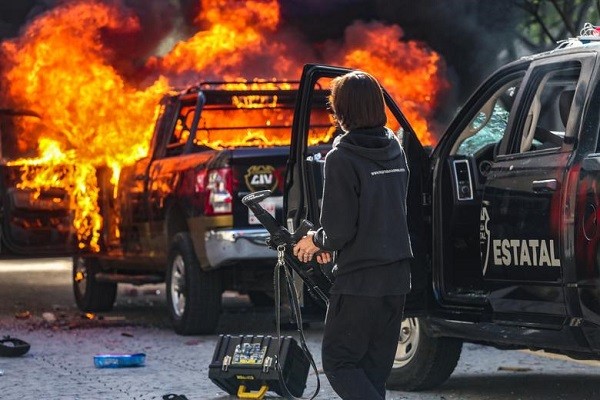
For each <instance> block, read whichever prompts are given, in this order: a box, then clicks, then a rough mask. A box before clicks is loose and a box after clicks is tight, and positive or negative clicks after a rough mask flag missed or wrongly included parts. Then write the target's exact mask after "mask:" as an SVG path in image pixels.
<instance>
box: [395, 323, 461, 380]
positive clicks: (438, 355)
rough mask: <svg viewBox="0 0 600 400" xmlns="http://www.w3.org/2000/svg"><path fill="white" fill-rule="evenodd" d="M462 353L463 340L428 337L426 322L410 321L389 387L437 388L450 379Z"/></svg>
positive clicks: (404, 326) (402, 332) (403, 332)
mask: <svg viewBox="0 0 600 400" xmlns="http://www.w3.org/2000/svg"><path fill="white" fill-rule="evenodd" d="M461 350H462V341H461V340H459V339H453V338H434V337H431V336H428V335H427V333H426V332H425V329H424V328H423V321H422V320H420V319H418V318H406V319H404V320H403V321H402V327H401V328H400V339H399V341H398V349H397V350H396V359H395V361H394V366H393V368H392V372H391V374H390V377H389V379H388V381H387V387H388V388H389V389H392V390H403V391H417V390H427V389H432V388H435V387H437V386H439V385H441V384H442V383H444V382H445V381H446V380H447V379H448V378H449V377H450V374H452V371H454V368H456V364H457V363H458V358H459V357H460V352H461Z"/></svg>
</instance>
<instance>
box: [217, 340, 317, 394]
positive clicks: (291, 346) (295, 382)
mask: <svg viewBox="0 0 600 400" xmlns="http://www.w3.org/2000/svg"><path fill="white" fill-rule="evenodd" d="M278 341H279V340H278V338H277V337H271V336H262V335H241V336H236V335H220V336H219V341H218V343H217V346H216V348H215V353H214V355H213V359H212V362H211V364H210V366H209V369H208V377H209V378H210V380H212V381H213V382H214V383H215V384H216V385H217V386H219V387H220V388H221V389H223V390H225V391H226V392H227V393H229V394H230V395H237V396H238V397H240V398H256V399H260V398H262V397H263V396H264V394H265V393H266V392H267V391H273V392H275V393H277V394H278V395H280V396H282V397H286V396H287V393H288V392H287V391H286V390H285V388H284V387H283V385H282V382H280V376H279V372H278V371H277V369H276V368H275V356H276V354H277V350H278ZM278 360H279V361H278V362H279V365H280V367H281V372H282V374H281V375H282V379H283V382H284V383H285V386H286V387H287V390H288V391H289V393H290V394H291V395H292V396H294V397H301V396H302V393H303V392H304V389H305V387H306V379H307V377H308V370H309V367H310V361H309V360H308V358H307V356H306V355H305V354H304V352H303V350H302V348H301V347H300V346H299V345H298V342H297V341H296V340H295V339H294V338H293V337H291V336H284V337H281V347H280V349H279V357H278Z"/></svg>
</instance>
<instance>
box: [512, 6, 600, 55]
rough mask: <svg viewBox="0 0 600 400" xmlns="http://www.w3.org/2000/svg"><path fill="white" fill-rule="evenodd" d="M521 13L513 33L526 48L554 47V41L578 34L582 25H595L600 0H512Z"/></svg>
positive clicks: (599, 8)
mask: <svg viewBox="0 0 600 400" xmlns="http://www.w3.org/2000/svg"><path fill="white" fill-rule="evenodd" d="M512 2H513V4H514V5H515V6H516V7H518V8H519V9H520V10H521V11H522V12H523V13H524V14H523V18H522V19H521V22H520V26H519V29H518V32H517V36H518V38H519V39H520V41H521V43H522V44H523V45H524V46H525V48H526V50H527V51H530V52H539V51H544V50H548V49H551V48H554V47H555V46H556V43H557V42H559V41H561V40H564V39H567V38H569V37H576V36H578V35H579V33H580V31H581V29H582V28H583V25H584V24H585V23H586V22H590V23H592V24H594V25H596V24H597V23H598V22H597V21H599V16H600V0H512Z"/></svg>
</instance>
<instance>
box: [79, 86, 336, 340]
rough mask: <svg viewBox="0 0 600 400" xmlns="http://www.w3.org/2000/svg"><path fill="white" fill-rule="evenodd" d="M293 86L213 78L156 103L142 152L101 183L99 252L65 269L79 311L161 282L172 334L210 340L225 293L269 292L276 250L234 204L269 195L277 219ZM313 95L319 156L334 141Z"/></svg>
mask: <svg viewBox="0 0 600 400" xmlns="http://www.w3.org/2000/svg"><path fill="white" fill-rule="evenodd" d="M295 86H297V84H294V83H278V82H262V83H249V84H246V83H232V82H229V83H226V82H215V83H206V84H200V85H197V86H193V87H190V88H187V89H185V90H183V91H180V92H178V93H175V94H169V95H166V96H165V97H164V98H163V99H162V101H161V104H160V111H159V116H158V119H157V121H156V125H155V129H154V134H153V137H152V140H151V144H150V150H149V152H148V156H147V157H145V158H142V159H140V160H138V161H137V162H136V163H135V164H133V165H131V166H129V167H125V168H124V169H123V170H122V171H121V175H120V179H119V182H118V187H117V188H114V187H112V186H111V184H110V179H109V174H105V176H104V175H103V174H102V173H100V174H99V175H98V179H99V183H100V188H101V190H100V201H99V202H100V209H101V211H102V216H103V221H104V223H103V230H102V235H101V239H100V248H101V249H100V252H98V253H87V254H79V255H77V256H76V257H74V261H73V287H74V294H75V299H76V302H77V305H78V306H79V308H80V309H82V310H85V311H106V310H110V309H111V308H112V306H113V303H114V301H115V296H116V293H117V291H116V288H117V284H118V283H120V282H127V283H134V284H144V283H157V282H165V281H166V286H167V288H166V291H167V301H168V309H169V313H170V317H171V319H172V322H173V325H174V328H175V331H176V332H178V333H180V334H195V333H209V332H213V331H214V329H215V328H216V325H217V323H218V319H219V315H220V310H221V295H222V292H223V291H224V290H228V289H231V290H238V291H240V292H242V293H248V294H249V296H250V298H251V299H253V300H255V301H260V300H261V299H264V298H265V295H268V292H270V291H272V285H273V279H272V272H273V266H274V265H275V261H276V254H275V252H274V251H273V250H271V249H269V248H268V247H267V246H266V244H265V240H266V239H267V238H268V233H267V231H266V230H264V229H263V228H262V226H261V225H260V223H259V222H258V220H257V219H256V218H255V217H254V216H253V214H252V213H249V212H248V209H247V208H246V207H245V206H244V205H243V204H242V202H241V198H242V197H243V196H244V195H246V194H248V193H251V192H254V191H258V190H264V189H269V190H271V191H273V193H274V196H273V197H270V198H269V199H268V202H266V203H265V204H263V206H264V207H265V208H266V209H267V210H269V212H270V213H272V215H274V216H275V217H276V218H278V219H279V220H283V213H282V204H283V198H282V190H283V178H284V171H285V168H286V162H287V159H288V154H289V147H288V146H289V143H290V132H291V125H292V120H293V111H294V105H295V100H296V96H297V88H296V87H295ZM317 97H318V100H317V103H316V105H315V113H314V115H313V117H312V119H311V121H310V130H311V133H310V139H309V144H310V145H311V146H314V147H315V149H316V151H318V149H319V148H321V147H323V148H329V147H330V145H328V144H327V143H328V142H330V141H331V138H332V135H333V134H334V133H335V129H334V128H333V125H332V122H331V118H330V115H329V113H328V112H327V108H326V104H327V97H326V92H325V91H323V92H321V93H320V94H318V96H317ZM115 189H116V192H115ZM115 193H116V195H115Z"/></svg>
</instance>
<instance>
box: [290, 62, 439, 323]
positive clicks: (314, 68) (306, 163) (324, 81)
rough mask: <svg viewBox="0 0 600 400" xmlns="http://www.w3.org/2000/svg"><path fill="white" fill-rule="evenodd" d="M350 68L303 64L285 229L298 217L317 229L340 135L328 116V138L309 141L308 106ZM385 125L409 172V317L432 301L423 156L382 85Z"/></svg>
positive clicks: (311, 107) (311, 116)
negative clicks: (329, 159)
mask: <svg viewBox="0 0 600 400" xmlns="http://www.w3.org/2000/svg"><path fill="white" fill-rule="evenodd" d="M350 71H352V70H350V69H346V68H340V67H333V66H325V65H314V64H307V65H306V66H305V67H304V70H303V72H302V79H301V82H300V86H299V89H298V99H297V101H296V108H295V110H294V122H293V124H292V140H291V146H290V157H289V161H288V168H287V172H286V179H285V191H284V215H285V216H286V224H287V228H288V229H289V230H290V231H292V230H294V229H295V228H297V227H298V226H299V224H300V222H301V221H302V220H303V219H308V220H309V221H311V222H313V224H315V226H317V227H318V224H319V215H320V204H321V196H322V185H323V165H324V159H325V155H326V154H327V152H328V151H329V150H330V149H331V142H332V140H333V137H334V136H335V135H337V134H340V130H339V128H336V127H335V124H334V122H333V119H331V120H330V122H329V123H330V125H331V127H330V132H331V134H330V135H329V141H328V142H327V143H326V144H327V145H326V144H324V143H322V142H316V141H315V140H314V132H312V129H311V128H310V127H311V126H315V123H314V122H315V121H314V119H315V113H314V112H313V110H317V109H320V108H322V106H323V105H322V104H320V103H319V101H320V100H319V99H322V96H318V95H317V93H322V92H323V90H324V89H325V88H328V87H329V82H330V81H331V79H333V78H335V77H337V76H340V75H344V74H346V73H348V72H350ZM384 97H385V102H386V106H387V109H386V113H387V115H388V126H389V127H390V128H392V129H393V130H394V131H395V132H396V133H397V134H398V135H399V137H400V138H401V139H402V145H403V147H404V150H405V152H406V155H407V158H408V163H409V168H410V171H411V174H410V183H409V193H408V199H407V206H408V210H409V212H408V217H409V220H408V224H409V229H410V232H411V241H412V244H413V250H414V253H415V261H414V262H413V263H412V264H413V265H412V287H413V290H412V291H411V294H410V295H409V296H408V299H407V306H406V309H405V314H406V316H415V315H416V314H417V313H419V312H422V311H424V310H425V308H426V307H427V305H428V304H433V301H429V300H431V299H432V297H431V284H430V282H431V280H430V277H428V275H429V274H428V272H427V270H426V263H425V258H426V254H425V252H426V250H425V248H426V243H427V239H426V235H427V232H426V230H427V228H426V226H425V224H423V221H424V218H425V216H424V207H423V205H422V199H423V198H424V197H427V196H424V185H423V182H424V180H425V178H426V174H427V171H428V169H429V166H428V156H427V154H426V152H425V150H424V149H423V147H422V146H421V143H420V142H419V140H418V139H417V136H416V134H415V133H414V131H413V129H412V128H411V126H410V124H409V123H408V121H407V120H406V118H405V117H404V115H403V114H402V112H401V111H400V109H399V108H398V106H397V105H396V104H395V102H394V101H393V100H392V98H391V97H390V96H389V94H388V93H387V92H386V91H385V89H384Z"/></svg>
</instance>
